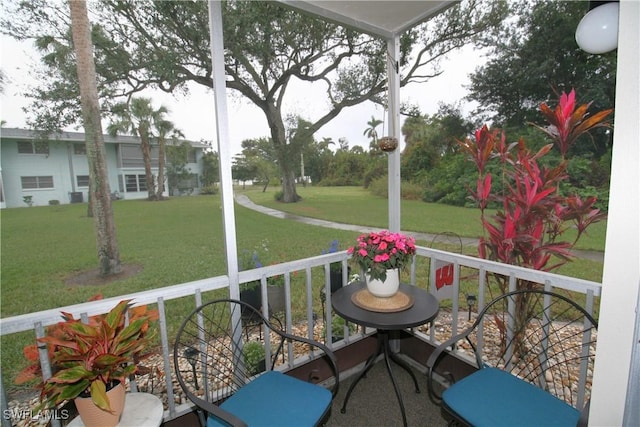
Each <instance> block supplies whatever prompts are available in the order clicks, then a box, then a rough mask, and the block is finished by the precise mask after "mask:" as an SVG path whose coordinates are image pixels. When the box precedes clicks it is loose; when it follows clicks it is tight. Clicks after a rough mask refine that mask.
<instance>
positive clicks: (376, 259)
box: [373, 254, 389, 262]
mask: <svg viewBox="0 0 640 427" xmlns="http://www.w3.org/2000/svg"><path fill="white" fill-rule="evenodd" d="M373 261H374V262H385V261H389V254H381V255H376V256H374V257H373Z"/></svg>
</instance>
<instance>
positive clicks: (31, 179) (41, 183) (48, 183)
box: [20, 176, 53, 190]
mask: <svg viewBox="0 0 640 427" xmlns="http://www.w3.org/2000/svg"><path fill="white" fill-rule="evenodd" d="M20 181H21V183H22V189H23V190H34V189H39V188H53V177H52V176H21V177H20Z"/></svg>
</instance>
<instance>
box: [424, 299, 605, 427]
mask: <svg viewBox="0 0 640 427" xmlns="http://www.w3.org/2000/svg"><path fill="white" fill-rule="evenodd" d="M596 329H597V322H596V320H595V319H594V318H593V316H592V315H591V314H589V313H588V312H587V311H586V310H585V309H584V308H582V307H581V306H580V305H579V304H578V303H576V302H575V301H574V300H573V299H572V298H571V297H569V296H565V295H561V294H557V293H553V292H547V291H543V290H537V289H529V290H520V291H514V292H509V293H507V294H504V295H501V296H499V297H498V298H496V299H494V300H493V301H491V302H490V303H489V304H488V305H487V306H486V307H484V309H482V310H481V311H480V313H478V316H477V318H476V320H475V322H474V323H473V324H472V325H471V326H470V327H469V328H468V329H467V330H465V331H464V332H462V333H461V334H459V335H457V336H454V337H452V338H451V339H449V340H447V341H446V342H445V343H443V344H441V345H440V346H439V347H438V348H437V349H436V350H435V351H434V352H433V353H432V354H431V356H430V357H429V359H428V361H427V375H428V387H429V394H430V397H431V398H432V400H434V401H435V402H437V403H441V404H442V407H443V409H444V410H445V412H446V413H448V414H449V415H450V416H452V418H453V420H455V421H456V422H458V423H460V424H463V425H474V426H481V425H488V426H500V425H513V424H517V425H521V426H524V425H531V426H542V425H571V426H575V425H577V424H578V421H579V419H580V417H581V415H583V416H584V415H585V414H586V412H584V410H585V406H586V405H585V404H586V402H588V400H589V397H590V384H591V380H590V377H589V378H588V379H587V381H585V382H584V383H583V384H580V383H579V378H587V377H588V375H582V374H588V373H591V372H593V362H594V358H595V347H596V335H597V332H596ZM454 347H455V348H457V349H458V352H463V353H464V352H466V353H468V355H470V356H471V357H472V358H473V360H474V361H475V365H476V368H477V369H478V370H477V371H476V372H474V373H472V374H471V375H468V376H466V377H464V378H455V376H454V375H453V374H451V372H446V371H445V370H444V369H442V368H441V367H440V366H439V365H440V363H441V362H442V360H443V359H445V357H444V356H445V355H446V354H447V350H448V349H451V348H454ZM465 349H466V350H465ZM443 365H446V364H443ZM443 378H445V379H446V381H444V391H442V392H441V393H440V391H439V390H440V389H442V379H443Z"/></svg>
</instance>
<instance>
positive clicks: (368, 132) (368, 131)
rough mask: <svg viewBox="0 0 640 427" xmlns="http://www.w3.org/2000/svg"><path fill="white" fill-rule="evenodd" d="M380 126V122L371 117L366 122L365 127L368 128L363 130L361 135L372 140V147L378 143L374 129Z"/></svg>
mask: <svg viewBox="0 0 640 427" xmlns="http://www.w3.org/2000/svg"><path fill="white" fill-rule="evenodd" d="M381 124H382V120H378V119H376V118H375V117H373V116H371V120H369V121H368V122H367V125H369V127H368V128H366V129H365V130H364V133H363V135H364V136H366V137H367V138H371V139H372V140H373V145H375V144H376V143H377V142H378V132H377V131H376V128H377V127H378V126H380V125H381Z"/></svg>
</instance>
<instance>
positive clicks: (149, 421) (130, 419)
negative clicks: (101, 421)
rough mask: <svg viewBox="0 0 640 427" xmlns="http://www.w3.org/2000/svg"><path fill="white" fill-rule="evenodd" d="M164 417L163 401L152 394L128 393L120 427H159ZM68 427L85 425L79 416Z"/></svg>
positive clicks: (82, 426)
mask: <svg viewBox="0 0 640 427" xmlns="http://www.w3.org/2000/svg"><path fill="white" fill-rule="evenodd" d="M163 415H164V408H163V407H162V401H161V400H160V399H159V398H158V397H157V396H155V395H153V394H150V393H127V394H126V397H125V400H124V410H123V411H122V417H120V422H119V423H118V427H159V426H160V424H161V423H162V417H163ZM68 427H84V423H83V422H82V419H81V418H80V417H79V416H77V417H75V418H74V419H73V421H71V422H70V423H69V426H68Z"/></svg>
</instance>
